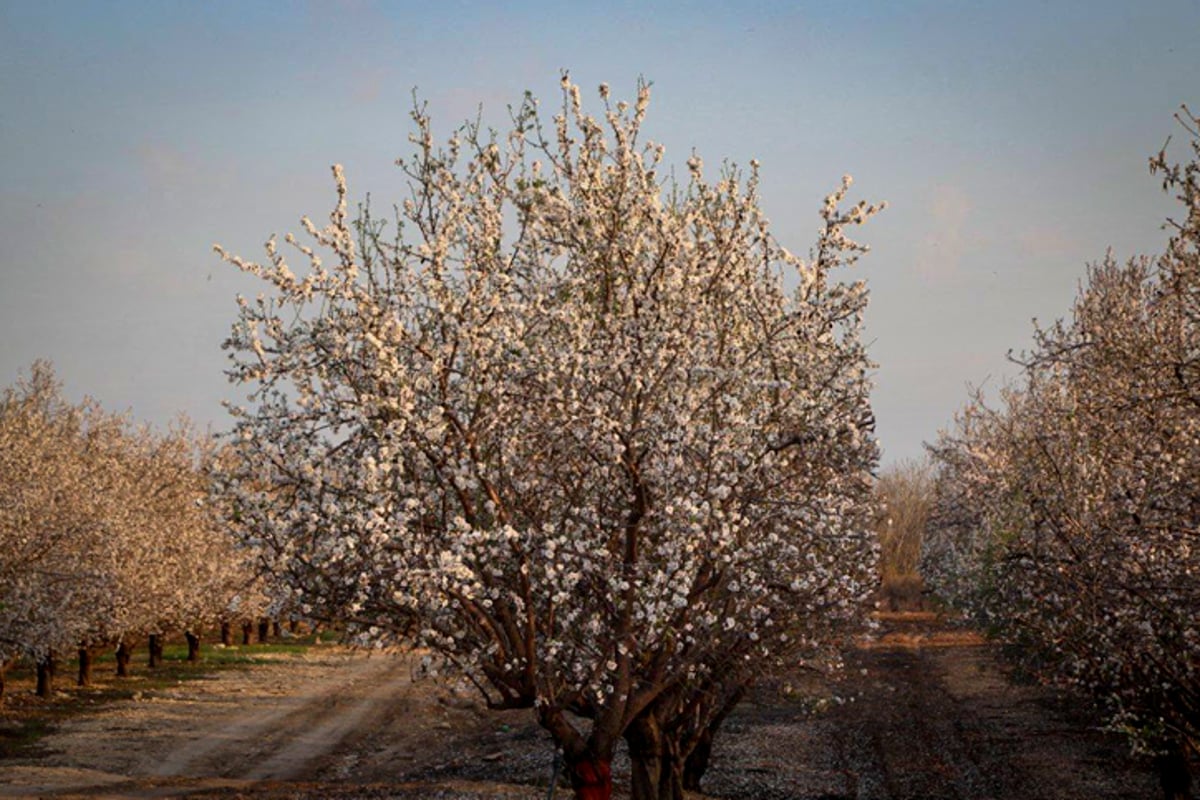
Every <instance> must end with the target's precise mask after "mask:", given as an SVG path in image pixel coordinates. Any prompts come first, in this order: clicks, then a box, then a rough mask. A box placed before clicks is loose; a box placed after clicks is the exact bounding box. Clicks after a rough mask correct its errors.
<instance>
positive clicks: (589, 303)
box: [218, 77, 877, 797]
mask: <svg viewBox="0 0 1200 800" xmlns="http://www.w3.org/2000/svg"><path fill="white" fill-rule="evenodd" d="M649 94H650V93H649V87H648V86H647V85H642V86H640V87H639V91H638V97H637V100H636V102H635V103H634V104H633V105H629V104H627V103H624V102H617V103H614V102H612V101H611V100H610V98H609V93H608V89H607V87H605V86H602V87H601V88H600V96H601V100H602V102H603V104H604V112H603V114H602V116H601V117H599V118H596V117H593V116H591V115H589V114H587V113H585V112H584V111H583V109H582V104H581V98H580V92H579V89H578V87H576V86H574V85H571V84H570V82H569V81H568V80H567V79H566V78H565V77H564V80H563V98H564V99H563V108H562V112H561V113H560V114H559V115H557V116H555V117H554V120H553V123H552V130H551V131H549V132H547V131H545V130H544V129H543V127H542V123H541V121H540V118H539V115H538V112H537V103H536V101H535V100H534V99H532V98H531V97H528V96H527V97H526V99H525V101H524V102H523V103H522V104H521V105H520V106H519V107H518V108H516V109H514V110H513V111H512V127H511V130H510V131H508V132H507V133H506V134H504V135H501V134H498V133H495V132H489V131H484V130H482V129H481V128H480V127H479V126H478V125H474V124H468V125H466V126H464V127H462V128H460V129H459V130H458V131H456V132H455V133H454V134H453V135H452V136H451V137H450V138H449V140H448V142H447V144H446V145H445V147H442V148H439V147H435V145H434V137H433V134H432V131H431V127H430V123H429V119H428V117H427V116H426V114H425V112H424V110H423V109H421V108H418V109H417V110H416V111H415V113H414V115H413V116H414V121H415V123H416V131H415V133H414V134H413V135H412V136H411V137H410V138H411V140H412V142H413V143H414V144H415V145H416V153H415V154H414V155H413V156H412V157H411V158H409V159H406V160H402V161H401V162H399V163H400V165H401V167H402V169H403V170H404V171H405V173H406V175H407V176H408V178H409V181H410V187H411V195H410V196H409V197H408V198H406V199H405V200H404V201H403V203H402V204H401V206H400V207H399V209H398V210H397V212H398V213H397V219H396V225H395V229H394V231H392V232H390V233H389V234H387V235H385V228H384V225H383V224H382V223H381V222H380V221H378V220H376V219H375V218H374V217H373V216H371V215H370V213H369V212H368V211H364V212H363V213H362V215H361V216H360V218H359V219H358V220H357V221H355V222H353V223H352V222H350V221H349V219H348V214H347V204H346V194H347V190H346V186H345V182H344V179H343V177H342V172H341V169H340V168H339V167H335V168H334V174H335V177H336V180H337V184H338V197H339V200H338V204H337V207H336V208H335V210H334V212H333V214H332V215H331V224H330V225H329V226H327V227H325V228H323V229H318V228H317V227H316V226H315V225H313V224H312V223H311V222H308V221H307V220H304V225H305V227H306V229H307V230H308V232H309V234H310V236H312V237H313V239H314V240H315V241H314V244H313V245H312V246H309V245H307V244H302V243H300V242H299V241H297V240H295V239H294V238H291V237H289V238H288V241H289V242H290V243H291V244H293V245H294V246H295V247H296V248H297V249H298V251H299V252H300V253H301V254H302V255H303V257H304V258H305V259H306V260H307V261H308V269H307V271H306V274H304V275H302V276H299V275H296V274H295V273H294V272H293V271H292V269H291V268H290V266H289V265H288V263H287V261H286V259H285V258H284V256H283V254H282V253H281V252H280V251H279V250H278V249H277V246H276V243H275V240H274V238H272V239H271V240H270V241H269V242H268V244H267V253H268V262H267V263H266V264H257V263H253V262H248V261H245V260H243V259H240V258H238V257H235V256H229V255H226V256H225V257H226V258H227V259H228V260H230V261H232V262H233V263H235V264H236V265H237V266H238V267H240V268H241V269H242V270H244V271H246V272H248V273H251V274H253V275H257V276H259V277H261V278H262V279H263V282H264V284H265V285H266V286H265V288H266V291H265V292H264V294H263V295H260V297H259V298H258V299H257V300H253V301H250V300H246V299H240V300H239V304H240V309H241V310H240V316H239V319H238V321H237V323H236V324H235V326H234V329H233V333H232V336H231V337H230V339H229V341H228V343H227V346H228V348H229V350H230V353H231V357H232V358H233V367H232V369H231V371H230V375H231V377H232V379H233V380H234V381H236V382H239V383H246V384H251V385H253V386H254V387H255V388H254V392H253V395H252V396H251V403H250V406H249V407H248V408H234V409H233V413H234V418H235V425H236V427H235V431H234V436H235V438H237V439H238V441H239V445H238V447H237V448H236V451H237V452H238V453H239V454H240V455H241V457H242V460H241V461H240V462H239V463H238V464H237V465H236V467H235V468H234V469H233V470H232V471H231V473H230V474H229V476H228V487H229V490H230V491H231V493H232V497H233V500H232V503H233V509H234V513H233V515H232V519H233V521H234V522H235V524H236V525H237V526H238V528H239V529H240V530H241V531H242V534H243V536H244V537H245V539H246V540H247V541H248V542H250V543H251V544H252V545H253V546H254V547H256V548H260V549H261V551H262V552H263V553H264V554H265V556H266V558H267V559H268V561H269V563H270V565H271V568H272V572H273V573H274V574H276V575H278V576H281V577H282V578H283V579H284V581H285V584H286V593H287V594H288V595H289V598H287V599H291V600H293V601H295V602H297V603H299V604H300V605H301V607H302V608H304V609H305V611H306V613H308V614H311V615H314V616H317V617H335V618H341V619H344V620H346V621H347V622H348V623H349V624H350V625H351V626H352V628H353V630H354V631H356V632H357V633H359V634H361V635H362V636H364V637H365V638H368V639H371V640H375V641H384V642H388V641H392V642H394V641H400V640H402V639H405V638H406V637H409V636H411V637H413V639H414V640H415V641H416V642H418V643H420V644H421V645H423V646H426V647H429V648H430V649H431V650H432V651H433V652H434V653H436V654H437V656H438V657H439V659H440V663H433V664H431V668H441V667H446V668H451V669H454V670H456V671H457V672H458V673H459V674H460V675H462V676H464V677H465V678H466V679H467V680H469V681H472V682H473V683H474V684H475V686H477V687H478V689H479V690H480V692H481V693H482V694H483V696H484V697H485V698H486V699H487V702H488V704H489V705H490V706H493V707H497V708H512V707H530V708H536V710H537V714H538V719H539V721H540V722H541V724H542V725H543V726H545V728H546V729H547V730H548V731H549V732H550V733H551V734H552V735H553V737H554V739H555V741H556V742H557V743H558V745H559V746H560V747H561V748H562V749H563V751H564V753H565V756H566V761H567V763H568V765H569V771H570V774H571V777H572V781H573V783H574V785H575V787H576V791H577V795H578V796H580V797H604V796H607V795H608V793H609V792H610V790H611V777H610V767H609V764H610V759H611V756H612V752H613V748H614V747H615V745H616V742H617V741H618V740H619V739H620V737H621V736H622V735H624V734H625V733H626V731H627V730H628V729H629V726H630V725H631V723H632V722H633V721H634V720H637V719H639V718H642V717H643V715H646V714H653V713H655V711H658V710H661V711H662V714H663V720H664V721H668V722H669V721H671V720H673V719H674V718H675V714H674V711H673V709H676V708H678V707H680V706H681V705H682V706H686V705H687V703H686V700H687V698H688V697H689V696H690V695H691V694H692V693H695V692H707V691H710V689H711V687H712V685H713V684H714V682H715V681H717V680H724V679H725V678H726V677H728V678H730V679H732V680H736V679H739V678H740V677H741V676H744V675H748V674H749V673H750V672H751V671H753V670H755V669H759V668H761V667H762V665H764V664H768V663H771V662H772V661H773V660H774V659H777V658H781V657H784V656H795V655H796V654H798V653H808V652H812V651H815V650H818V649H820V648H822V647H824V646H827V645H828V643H829V642H830V640H831V637H832V636H833V635H834V632H836V631H840V630H841V629H842V628H843V626H845V625H848V624H850V623H852V622H853V621H855V620H856V619H857V618H858V617H859V615H860V614H861V604H862V601H863V600H864V598H865V596H866V595H867V594H868V592H869V591H870V590H871V589H872V588H873V585H874V550H873V542H872V537H871V534H870V532H869V517H870V511H871V508H870V507H871V504H870V470H871V468H872V467H873V465H874V463H875V460H876V451H877V448H876V444H875V441H874V439H873V436H872V434H871V430H870V424H869V420H870V411H869V405H868V390H869V381H868V378H867V369H868V367H869V366H870V365H869V362H868V360H867V358H866V355H865V352H864V349H863V346H862V344H861V342H860V340H859V330H860V325H861V317H862V313H863V310H864V308H865V305H866V300H867V294H866V289H865V286H864V285H863V284H862V283H861V282H857V283H848V284H847V283H840V282H835V281H832V280H831V279H830V273H831V271H832V270H834V269H835V268H836V267H839V266H842V265H844V264H846V263H849V262H852V261H854V260H855V258H857V256H858V255H859V254H860V253H861V252H863V251H864V250H865V248H864V247H862V246H860V245H858V244H856V243H855V242H853V241H852V240H850V239H849V238H848V237H847V236H846V234H845V230H846V229H847V228H848V227H850V226H853V225H857V224H860V223H861V222H863V221H865V220H866V219H867V218H868V217H869V216H871V215H872V214H873V213H874V212H875V210H876V209H875V208H874V207H872V206H868V205H867V204H865V203H860V204H858V205H855V206H853V207H852V208H850V209H849V210H842V209H840V208H839V206H840V204H841V203H842V201H843V200H844V198H845V195H846V191H847V189H848V187H849V180H848V179H847V180H846V182H845V184H844V185H843V187H842V188H841V189H839V190H838V191H837V192H835V193H834V194H833V195H831V196H830V197H829V198H827V200H826V203H825V205H824V208H823V210H822V218H823V222H824V224H823V227H822V229H821V233H820V238H819V240H818V243H817V245H816V248H815V251H814V253H813V254H812V257H811V258H810V259H808V260H802V259H800V258H798V257H796V256H794V255H792V254H791V253H789V252H788V251H787V250H785V249H784V248H782V247H781V246H780V245H779V244H777V243H776V242H775V240H774V239H773V238H772V237H771V236H770V234H769V231H768V224H767V220H766V218H765V217H764V216H763V214H762V212H761V211H760V210H759V207H758V196H757V183H758V179H757V165H756V164H753V163H752V166H751V170H750V172H749V173H743V172H741V171H739V170H737V169H736V168H734V167H731V166H730V167H726V168H724V169H723V170H722V172H721V174H720V176H719V178H718V179H717V180H716V181H715V182H709V181H708V180H706V179H705V176H704V171H703V165H702V162H701V160H700V158H699V157H698V156H694V155H693V156H692V157H691V158H690V159H689V161H688V175H689V179H688V182H687V184H686V185H684V186H678V185H675V184H674V183H673V182H672V181H669V180H665V179H664V177H663V175H662V169H663V166H662V164H663V157H664V150H663V148H662V146H661V145H657V144H654V143H651V142H643V141H642V123H643V119H644V115H645V112H646V108H647V105H648V102H649ZM547 133H548V135H547ZM218 249H219V248H218ZM318 251H321V252H318ZM325 251H327V253H328V254H331V256H332V257H331V258H329V261H330V263H329V264H327V263H326V261H325V258H326V257H327V256H326V254H325ZM221 252H222V253H223V251H221ZM223 254H224V253H223ZM785 279H786V280H787V281H789V282H792V283H793V285H795V286H796V288H795V290H794V291H790V292H789V291H788V290H787V289H786V288H785ZM261 487H271V488H270V489H269V490H264V489H263V488H261ZM676 697H678V698H680V702H676V701H675V700H673V699H672V700H670V702H668V699H669V698H676ZM660 727H662V726H660ZM670 755H671V757H672V758H673V759H675V761H677V762H678V760H679V758H680V754H679V752H678V748H671V753H670ZM675 771H676V770H675V768H674V767H672V769H670V770H668V772H671V773H674V772H675ZM651 784H656V785H653V786H652V785H651ZM677 784H678V782H677V781H670V780H668V781H665V782H664V781H660V780H658V779H657V778H654V779H652V780H648V781H646V782H644V783H643V784H639V785H638V786H637V791H638V792H639V796H656V795H658V794H660V793H676V792H677V791H678V789H677Z"/></svg>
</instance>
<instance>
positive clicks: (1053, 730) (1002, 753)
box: [0, 615, 1158, 800]
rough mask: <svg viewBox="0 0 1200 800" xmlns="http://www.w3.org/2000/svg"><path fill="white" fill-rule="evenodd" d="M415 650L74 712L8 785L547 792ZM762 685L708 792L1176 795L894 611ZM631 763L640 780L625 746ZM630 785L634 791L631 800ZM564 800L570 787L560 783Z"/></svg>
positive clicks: (529, 726) (1070, 708)
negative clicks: (836, 679) (869, 629)
mask: <svg viewBox="0 0 1200 800" xmlns="http://www.w3.org/2000/svg"><path fill="white" fill-rule="evenodd" d="M408 664H409V662H408V661H407V660H406V659H404V658H400V657H392V656H385V655H381V654H375V655H372V656H371V657H366V656H363V655H361V654H354V653H349V652H346V651H342V650H314V651H310V653H309V655H308V656H306V657H305V658H303V659H299V660H294V659H293V660H287V661H281V662H280V663H278V664H270V665H266V666H258V667H255V668H254V669H253V670H248V671H244V672H242V671H227V672H222V673H220V674H218V675H216V676H213V677H212V678H210V679H206V680H202V681H194V682H188V683H186V684H181V685H180V686H178V687H176V688H174V689H169V690H166V691H161V692H157V693H154V695H153V696H146V697H143V698H141V699H140V701H138V702H133V703H122V704H118V705H117V706H113V707H109V708H107V709H102V710H99V711H97V712H95V713H94V714H89V715H85V716H82V717H79V718H76V719H74V720H72V721H71V722H70V723H68V724H66V725H64V726H63V727H62V728H61V729H60V730H58V731H57V732H56V733H54V734H53V735H52V736H50V737H48V738H47V740H45V745H46V748H45V750H46V752H44V753H42V754H41V755H40V756H39V757H37V758H33V759H26V760H24V761H18V762H9V763H2V762H0V797H33V796H38V797H71V796H81V797H168V796H169V797H176V796H204V797H213V796H227V797H255V798H262V797H269V798H282V797H289V798H298V797H302V798H317V797H330V796H336V797H343V798H351V797H353V798H368V797H370V798H373V797H393V798H401V797H413V798H416V797H433V796H437V797H443V798H486V797H513V798H527V799H528V800H533V799H534V798H544V797H545V792H546V789H545V788H544V787H546V786H547V781H548V779H549V777H550V775H551V774H552V758H553V749H552V747H551V746H550V744H549V742H548V741H547V739H546V737H545V735H544V734H543V733H542V732H541V731H540V730H539V729H538V728H537V727H536V726H535V725H534V724H533V723H532V721H531V716H530V715H529V714H528V713H527V712H520V711H516V712H506V713H505V714H496V713H490V712H486V711H483V710H481V709H479V708H478V707H476V706H475V705H474V704H473V702H472V701H471V700H470V699H469V698H468V697H467V696H466V695H464V694H459V693H456V692H455V691H453V690H451V689H449V688H448V687H444V686H437V685H434V684H431V683H429V682H426V681H417V682H415V683H414V682H413V680H412V678H411V674H410V669H409V665H408ZM801 680H804V677H803V676H802V675H800V674H797V675H796V676H784V677H783V678H781V679H780V680H779V681H777V682H774V683H772V684H770V685H764V686H762V687H759V688H758V689H757V690H756V692H755V694H754V696H753V697H752V698H751V699H750V700H749V701H748V702H745V703H743V705H742V706H741V707H739V709H738V710H737V711H735V713H734V714H733V715H732V716H731V718H730V720H729V721H728V722H727V724H726V728H725V730H724V731H723V732H722V734H721V736H720V737H718V740H717V747H716V749H715V752H714V755H713V764H712V767H711V770H710V772H709V774H708V775H707V776H706V778H705V791H706V793H707V794H708V795H710V796H713V797H723V798H740V799H742V800H751V798H753V799H754V800H788V799H793V798H794V799H795V800H817V799H818V798H820V799H821V800H918V798H919V799H920V800H958V799H960V798H961V799H963V800H966V799H967V798H971V799H975V798H994V799H995V800H1018V799H1019V800H1075V799H1076V798H1078V799H1079V800H1083V798H1087V799H1088V800H1109V799H1110V798H1111V800H1116V799H1117V798H1122V800H1124V799H1125V798H1156V797H1157V796H1158V790H1157V785H1156V782H1155V780H1154V778H1153V776H1152V774H1151V773H1150V772H1149V770H1148V767H1147V765H1146V764H1145V763H1143V762H1141V761H1138V760H1136V759H1133V758H1131V757H1130V756H1129V755H1128V752H1127V748H1126V746H1125V744H1124V742H1123V741H1122V740H1121V739H1119V738H1117V737H1114V736H1111V735H1109V734H1105V733H1103V732H1101V731H1099V730H1097V729H1095V727H1094V721H1093V720H1091V719H1090V718H1089V717H1088V716H1087V715H1086V714H1085V713H1084V712H1083V711H1081V710H1080V709H1078V708H1076V706H1075V704H1073V703H1072V702H1071V701H1070V700H1069V699H1067V698H1064V697H1063V696H1060V695H1058V694H1056V693H1054V692H1052V691H1049V690H1047V689H1045V688H1042V687H1035V686H1019V685H1015V684H1013V683H1012V682H1010V681H1009V680H1008V679H1007V678H1006V676H1005V674H1004V672H1003V670H1002V668H1001V667H1000V665H999V663H998V662H997V660H996V658H995V653H994V651H993V649H992V648H991V647H990V646H988V645H984V644H982V643H981V642H980V641H979V640H978V638H977V637H974V636H972V635H970V634H963V633H960V632H954V631H951V630H948V629H946V628H944V627H941V626H940V625H939V624H937V623H936V621H934V620H932V619H931V618H929V617H928V616H925V617H922V616H907V617H906V616H904V615H898V616H893V617H890V618H888V619H885V620H884V627H883V629H882V631H881V633H880V635H879V636H878V637H877V638H876V639H875V640H874V641H870V642H867V643H866V644H865V645H864V646H863V647H862V648H860V649H858V650H856V651H855V652H854V653H852V654H851V655H850V657H849V659H848V661H847V670H846V678H845V680H844V681H843V682H842V683H840V684H838V685H836V686H825V685H817V686H815V687H814V686H813V685H812V684H811V683H810V684H809V686H808V687H807V688H808V689H809V690H814V689H815V691H816V692H817V693H818V695H821V696H822V700H821V702H820V703H818V706H819V708H818V709H817V710H814V708H813V699H812V694H811V692H805V693H800V694H796V693H792V694H786V693H784V692H782V691H780V688H781V687H782V686H784V685H787V684H788V683H792V682H795V683H797V684H798V683H799V682H800V681H801ZM614 767H615V770H614V771H615V773H616V774H618V775H623V774H626V770H627V765H626V764H625V763H624V759H623V758H622V757H621V756H620V754H618V759H617V761H616V763H615V764H614ZM620 789H621V786H620V785H619V783H618V795H619V794H620ZM560 796H566V793H565V792H560Z"/></svg>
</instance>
